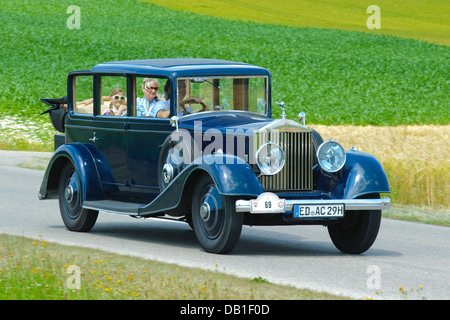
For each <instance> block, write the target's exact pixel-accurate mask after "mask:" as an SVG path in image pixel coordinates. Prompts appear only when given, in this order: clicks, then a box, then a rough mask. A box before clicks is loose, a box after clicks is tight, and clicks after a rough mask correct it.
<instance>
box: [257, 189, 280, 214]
mask: <svg viewBox="0 0 450 320" xmlns="http://www.w3.org/2000/svg"><path fill="white" fill-rule="evenodd" d="M285 206H286V200H284V199H280V198H278V196H277V195H276V194H274V193H271V192H264V193H262V194H260V195H259V196H258V198H257V199H253V200H250V212H251V213H283V212H284V211H285Z"/></svg>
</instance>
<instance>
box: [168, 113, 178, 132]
mask: <svg viewBox="0 0 450 320" xmlns="http://www.w3.org/2000/svg"><path fill="white" fill-rule="evenodd" d="M179 120H180V118H179V117H178V116H173V117H172V118H170V125H171V126H172V127H175V128H176V131H178V121H179Z"/></svg>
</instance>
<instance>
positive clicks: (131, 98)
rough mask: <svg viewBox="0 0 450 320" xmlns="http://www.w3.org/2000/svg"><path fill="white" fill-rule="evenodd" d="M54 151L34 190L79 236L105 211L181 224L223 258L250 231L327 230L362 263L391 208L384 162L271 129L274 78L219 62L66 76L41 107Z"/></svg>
mask: <svg viewBox="0 0 450 320" xmlns="http://www.w3.org/2000/svg"><path fill="white" fill-rule="evenodd" d="M41 101H43V102H44V103H46V104H48V105H50V106H51V107H50V108H49V109H48V110H47V111H46V112H48V113H49V114H50V118H51V120H52V123H53V125H54V127H55V128H56V129H57V130H58V131H60V132H62V133H64V134H58V135H56V136H55V152H54V155H53V157H52V158H51V160H50V162H49V165H48V168H47V170H46V172H45V176H44V178H43V181H42V185H41V188H40V191H39V198H40V199H52V198H56V199H59V207H60V212H61V216H62V220H63V222H64V224H65V225H66V227H67V228H68V229H69V230H72V231H89V230H90V229H91V228H92V227H93V226H94V224H95V222H96V219H97V216H98V212H99V211H104V212H113V213H119V214H125V215H129V216H132V217H144V218H151V217H164V218H172V219H177V220H181V221H186V222H187V223H188V224H189V225H190V226H191V227H192V228H193V230H194V232H195V235H196V237H197V239H198V241H199V243H200V245H201V246H202V248H203V249H204V250H206V251H207V252H212V253H226V252H229V251H230V250H232V249H233V248H234V247H235V245H236V244H237V242H238V240H239V237H240V234H241V229H242V226H243V225H244V224H245V225H292V224H300V225H302V224H303V225H311V224H313V225H324V226H327V227H328V231H329V234H330V237H331V240H332V241H333V243H334V245H335V246H336V247H337V248H338V249H339V250H341V251H342V252H345V253H361V252H364V251H366V250H367V249H369V248H370V247H371V245H372V244H373V242H374V241H375V239H376V237H377V234H378V230H379V226H380V221H381V210H383V209H387V208H389V206H390V200H389V198H384V199H380V194H381V193H389V192H390V189H389V183H388V180H387V177H386V174H385V171H384V169H383V167H382V165H381V164H380V162H379V161H378V160H377V159H375V158H374V157H373V156H372V155H370V154H367V153H365V152H360V151H358V150H356V149H352V150H347V151H345V150H344V149H343V147H342V146H341V145H340V144H339V143H337V142H335V141H333V140H329V141H325V142H323V141H322V138H321V136H320V134H319V133H318V132H316V131H315V130H312V129H310V128H308V127H307V126H305V115H304V114H303V113H302V112H301V113H299V119H298V121H294V120H291V119H287V118H286V115H285V112H284V104H283V103H278V105H275V107H276V108H281V110H282V114H281V119H272V108H273V105H272V101H271V74H270V73H269V71H267V70H266V69H264V68H261V67H257V66H254V65H250V64H246V63H239V62H232V61H223V60H213V59H154V60H135V61H119V62H108V63H101V64H98V65H96V66H94V67H93V68H92V69H91V70H83V71H73V72H70V73H69V75H68V80H67V96H65V97H63V98H61V99H41Z"/></svg>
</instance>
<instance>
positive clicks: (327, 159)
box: [317, 140, 346, 172]
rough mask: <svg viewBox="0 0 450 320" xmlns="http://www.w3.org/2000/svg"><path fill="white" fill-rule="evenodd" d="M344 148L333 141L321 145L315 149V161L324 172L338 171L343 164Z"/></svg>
mask: <svg viewBox="0 0 450 320" xmlns="http://www.w3.org/2000/svg"><path fill="white" fill-rule="evenodd" d="M345 158H346V156H345V150H344V148H343V147H342V146H341V145H340V144H339V143H337V142H336V141H333V140H328V141H325V142H324V143H322V144H321V145H320V146H319V148H318V149H317V160H318V161H319V165H320V167H321V168H322V169H323V170H325V171H326V172H336V171H339V170H340V169H341V168H342V167H343V166H344V164H345Z"/></svg>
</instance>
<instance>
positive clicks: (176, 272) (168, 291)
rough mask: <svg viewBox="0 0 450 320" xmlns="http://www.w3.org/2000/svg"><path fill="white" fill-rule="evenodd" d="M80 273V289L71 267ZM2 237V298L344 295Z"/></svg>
mask: <svg viewBox="0 0 450 320" xmlns="http://www.w3.org/2000/svg"><path fill="white" fill-rule="evenodd" d="M72 265H74V266H76V267H77V268H78V270H79V271H80V278H79V279H80V282H79V288H77V286H76V282H74V281H73V279H74V277H75V274H74V273H73V271H72V272H68V271H71V270H70V269H69V266H72ZM211 267H212V268H214V271H205V270H201V269H197V268H186V267H181V266H177V265H173V264H167V263H162V262H157V261H152V260H145V259H140V258H136V257H129V256H123V255H117V254H112V253H108V252H104V251H100V250H92V249H86V248H78V247H69V246H63V245H59V244H55V243H49V242H47V241H45V240H43V239H42V238H38V239H37V240H36V239H29V238H24V237H17V236H10V235H1V234H0V288H1V289H0V300H62V299H71V300H147V299H152V300H153V299H158V300H254V299H255V300H319V299H320V300H335V299H346V297H341V296H336V295H331V294H326V293H318V292H314V291H310V290H301V289H297V288H293V287H289V286H281V285H276V284H273V283H270V282H268V281H267V280H264V279H262V278H261V277H256V278H254V279H245V278H239V277H234V276H230V275H226V274H223V273H220V272H219V271H218V270H219V269H220V266H219V265H218V264H216V265H215V266H211Z"/></svg>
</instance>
